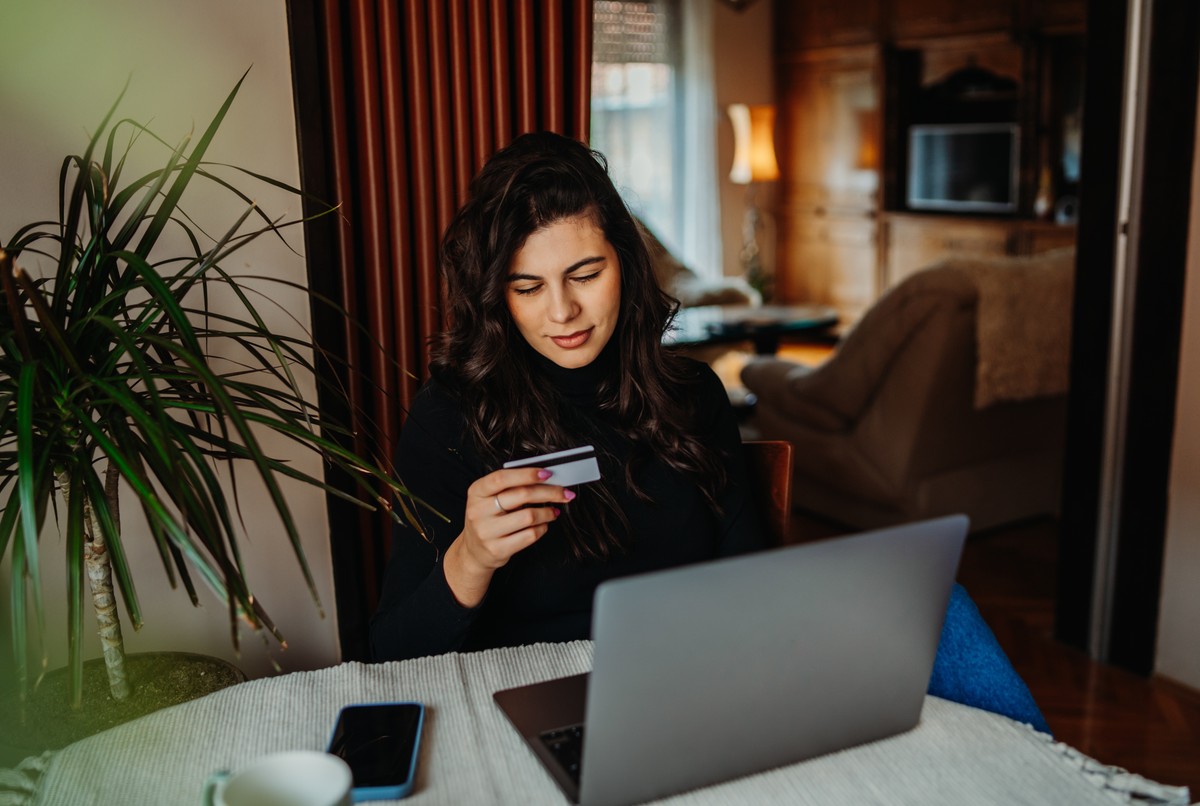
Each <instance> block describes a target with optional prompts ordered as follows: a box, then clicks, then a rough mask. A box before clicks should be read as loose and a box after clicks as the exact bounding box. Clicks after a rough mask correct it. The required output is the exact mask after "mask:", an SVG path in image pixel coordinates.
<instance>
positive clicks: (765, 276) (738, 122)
mask: <svg viewBox="0 0 1200 806" xmlns="http://www.w3.org/2000/svg"><path fill="white" fill-rule="evenodd" d="M728 112H729V120H730V121H731V122H732V123H733V143H734V145H733V168H732V169H731V170H730V171H729V179H730V181H732V182H734V183H736V184H739V185H745V186H746V215H745V218H744V219H743V220H742V250H741V252H740V254H739V257H740V259H741V262H742V271H743V272H744V274H745V276H746V282H747V283H749V284H750V285H751V286H752V287H753V288H755V289H757V290H758V292H759V293H760V294H762V297H763V301H764V302H769V301H770V298H771V291H772V288H771V286H772V278H771V274H770V272H768V271H767V270H766V268H765V267H764V266H763V264H762V255H761V253H760V250H759V247H758V230H759V228H760V226H761V223H762V222H761V217H760V216H759V213H758V207H757V206H756V205H755V202H754V194H755V188H756V184H757V183H759V182H774V181H775V180H777V179H778V178H779V163H778V162H776V160H775V107H773V106H770V105H767V104H764V105H759V106H748V105H746V104H730V105H729V107H728Z"/></svg>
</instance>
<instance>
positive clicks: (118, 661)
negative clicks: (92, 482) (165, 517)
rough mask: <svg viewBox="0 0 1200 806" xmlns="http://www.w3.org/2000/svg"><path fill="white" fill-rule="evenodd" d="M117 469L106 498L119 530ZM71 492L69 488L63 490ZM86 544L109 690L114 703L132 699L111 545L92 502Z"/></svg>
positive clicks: (108, 479) (87, 505) (110, 474)
mask: <svg viewBox="0 0 1200 806" xmlns="http://www.w3.org/2000/svg"><path fill="white" fill-rule="evenodd" d="M117 472H118V471H117V468H116V466H115V465H113V464H112V463H109V465H108V470H107V472H106V473H105V485H104V495H105V498H107V499H108V509H109V511H110V512H112V513H113V519H114V521H115V522H116V524H117V528H120V523H121V522H120V518H119V516H118V514H117V512H118V510H117V483H116V482H117V479H118V475H117ZM64 489H69V486H64ZM83 515H84V541H83V562H84V567H85V568H86V569H87V576H88V583H89V585H90V586H91V589H92V609H93V610H95V611H96V624H97V628H98V629H97V631H98V632H99V634H100V646H101V647H102V648H103V650H104V668H105V669H106V670H107V671H108V689H109V691H110V692H111V693H112V696H113V699H114V700H123V699H125V698H126V697H128V696H129V691H130V688H129V675H128V673H127V671H126V669H125V640H124V638H122V636H121V616H120V614H119V613H118V612H117V599H116V596H114V595H113V581H112V563H111V562H110V561H109V557H108V545H107V543H106V542H105V540H104V532H103V531H102V530H101V529H100V528H99V524H97V523H96V518H95V515H93V514H92V506H91V502H90V501H89V500H88V498H87V497H86V496H85V497H84V499H83Z"/></svg>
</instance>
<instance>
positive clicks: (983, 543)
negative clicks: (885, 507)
mask: <svg viewBox="0 0 1200 806" xmlns="http://www.w3.org/2000/svg"><path fill="white" fill-rule="evenodd" d="M844 531H845V530H844V529H836V528H834V527H831V526H829V525H827V524H823V523H821V522H819V521H813V520H808V519H806V518H804V517H803V516H800V515H797V516H795V517H794V518H793V521H792V527H791V534H792V537H793V539H795V540H799V541H806V540H812V539H817V538H821V537H828V536H832V535H835V534H839V533H841V532H844ZM1055 531H1056V524H1055V523H1053V522H1052V521H1049V520H1044V521H1038V522H1034V523H1029V524H1023V525H1018V526H1015V527H1010V528H1005V529H998V530H993V531H990V532H986V533H982V534H978V535H972V536H971V537H970V538H969V539H968V540H967V545H966V548H965V549H964V551H963V559H962V564H961V566H960V567H959V576H958V578H959V581H960V582H961V583H962V584H963V586H964V587H966V589H967V590H968V592H969V593H970V594H971V597H972V598H973V599H974V600H975V602H976V604H977V605H978V606H979V610H980V612H981V613H982V614H983V617H984V619H985V620H986V621H987V622H988V624H989V626H991V628H992V631H993V632H994V633H995V634H996V638H997V640H999V642H1000V645H1001V646H1002V647H1003V648H1004V651H1005V652H1007V653H1008V656H1009V658H1010V659H1011V660H1012V662H1013V666H1015V667H1016V669H1017V671H1018V672H1019V673H1020V674H1021V676H1022V677H1023V678H1024V679H1025V682H1026V683H1027V684H1028V685H1029V688H1030V690H1031V691H1032V693H1033V696H1034V699H1035V700H1036V701H1037V703H1038V705H1039V706H1040V707H1041V709H1042V713H1043V714H1044V715H1045V717H1046V721H1047V722H1048V723H1049V724H1050V729H1051V731H1052V732H1053V733H1054V736H1055V738H1056V739H1058V740H1059V741H1062V742H1066V743H1067V744H1069V745H1071V746H1073V747H1075V748H1077V749H1079V750H1080V751H1082V752H1083V753H1086V754H1087V755H1089V756H1091V757H1092V758H1094V759H1096V760H1098V761H1101V762H1103V763H1105V764H1112V765H1116V766H1119V767H1123V768H1125V769H1126V770H1129V771H1130V772H1134V773H1137V774H1138V775H1142V776H1144V777H1146V778H1149V779H1151V780H1154V781H1157V782H1159V783H1162V784H1171V785H1174V786H1187V787H1189V788H1190V789H1191V797H1192V800H1193V801H1200V692H1197V691H1194V690H1192V689H1190V688H1187V687H1185V686H1182V685H1179V684H1177V683H1173V682H1171V681H1169V680H1166V679H1163V678H1157V677H1156V678H1150V679H1147V678H1144V677H1140V676H1138V675H1135V674H1132V673H1129V672H1126V671H1124V670H1121V669H1117V668H1114V667H1110V666H1106V665H1104V664H1100V663H1096V662H1094V661H1092V660H1090V659H1089V658H1088V657H1087V655H1086V654H1084V653H1083V652H1081V651H1078V650H1075V649H1073V648H1071V647H1068V646H1065V645H1063V644H1060V643H1058V642H1056V641H1055V640H1054V637H1053V630H1054V587H1055V567H1056V534H1055Z"/></svg>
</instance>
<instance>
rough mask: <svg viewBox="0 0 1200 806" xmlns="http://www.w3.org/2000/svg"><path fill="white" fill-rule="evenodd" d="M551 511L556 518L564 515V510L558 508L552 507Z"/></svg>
mask: <svg viewBox="0 0 1200 806" xmlns="http://www.w3.org/2000/svg"><path fill="white" fill-rule="evenodd" d="M551 509H553V510H554V517H556V518H557V517H558V516H559V515H561V514H562V510H561V509H559V508H558V507H551Z"/></svg>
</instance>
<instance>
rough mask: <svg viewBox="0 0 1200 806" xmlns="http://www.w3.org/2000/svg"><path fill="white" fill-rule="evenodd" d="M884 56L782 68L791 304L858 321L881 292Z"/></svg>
mask: <svg viewBox="0 0 1200 806" xmlns="http://www.w3.org/2000/svg"><path fill="white" fill-rule="evenodd" d="M878 66H879V50H878V49H877V48H874V47H869V48H846V49H840V50H838V51H836V52H833V53H831V52H828V51H822V55H820V56H816V57H800V58H797V59H795V60H790V61H788V62H786V63H784V64H782V65H781V66H780V72H779V80H780V84H781V91H780V95H779V97H780V99H781V101H780V107H779V117H778V132H777V137H776V142H777V143H778V146H779V159H780V171H781V187H780V191H781V197H780V210H781V215H780V222H781V226H780V228H779V233H780V241H779V255H780V265H779V268H778V272H777V278H776V287H777V290H778V292H779V296H780V298H781V300H782V301H784V302H813V303H821V304H828V305H833V306H835V307H837V308H838V309H839V312H840V313H841V314H842V316H843V317H844V318H854V317H856V316H857V315H858V314H859V313H861V311H862V310H863V309H864V308H865V307H866V306H867V305H869V304H870V303H871V302H872V301H873V300H874V298H875V296H876V294H877V288H876V276H877V273H878V270H877V264H878V260H877V255H878V251H877V247H876V243H877V238H876V220H875V218H876V215H877V213H878V209H879V147H880V131H879V128H880V103H879V91H878V87H879V80H878Z"/></svg>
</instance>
